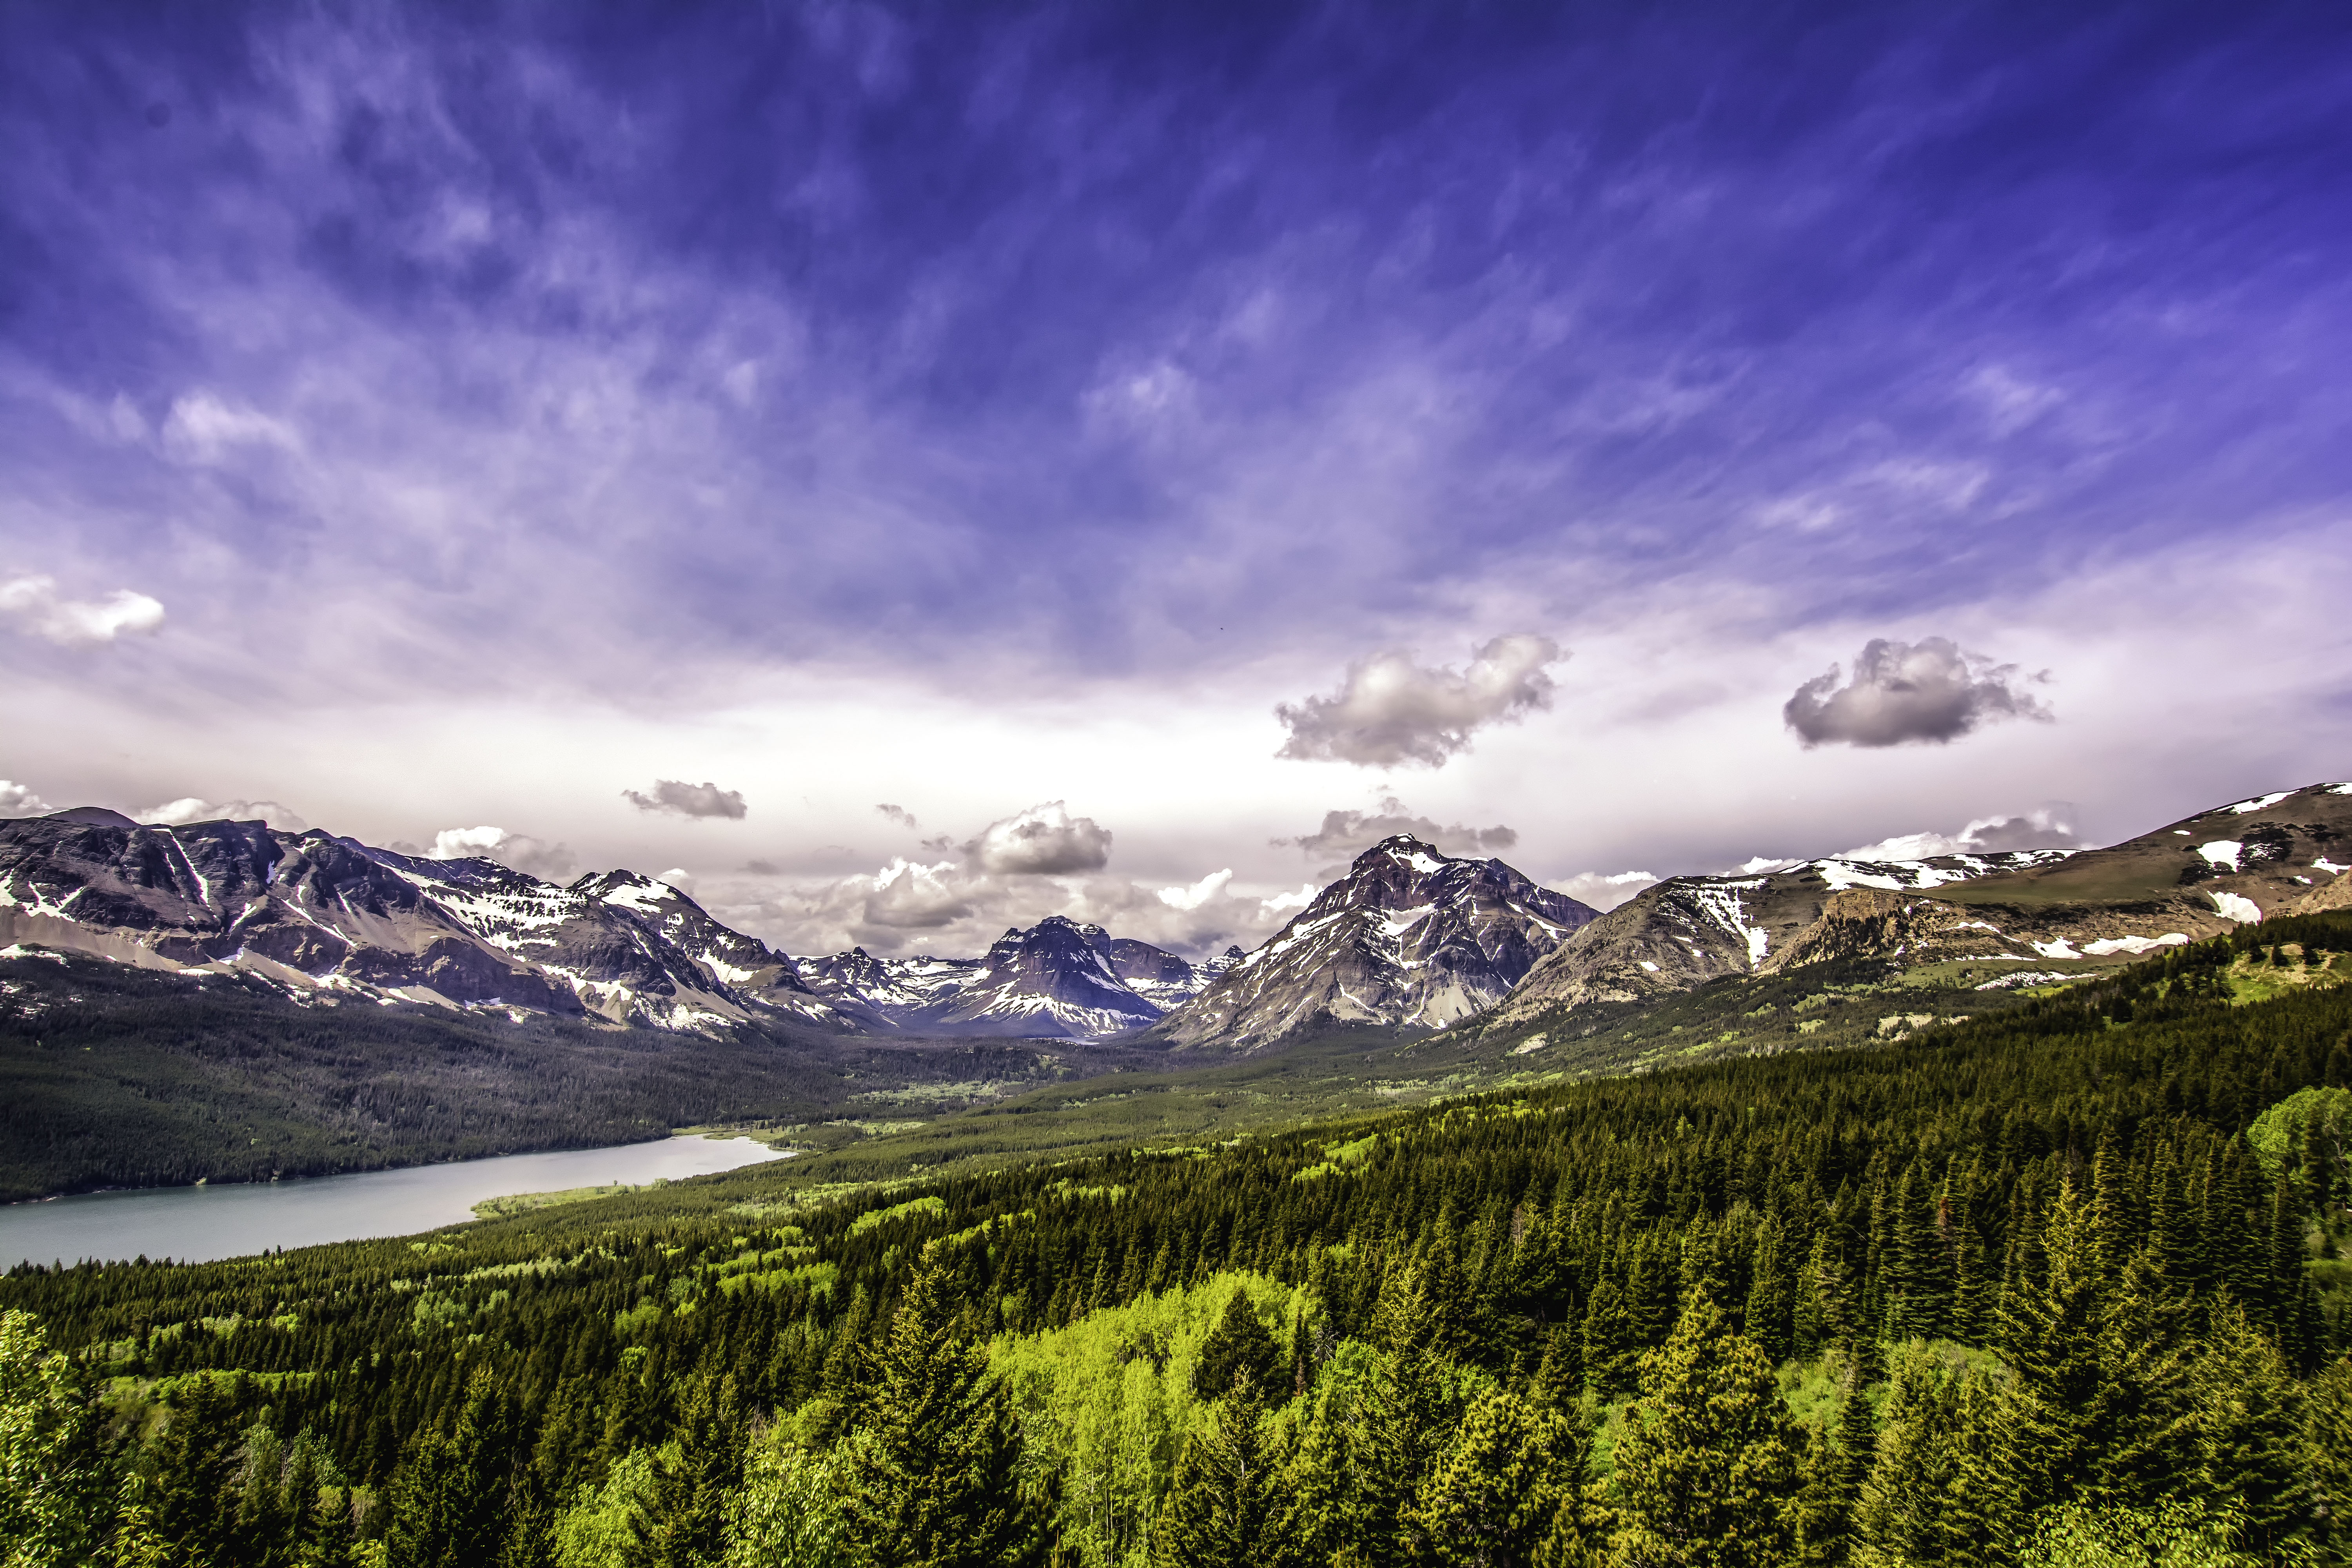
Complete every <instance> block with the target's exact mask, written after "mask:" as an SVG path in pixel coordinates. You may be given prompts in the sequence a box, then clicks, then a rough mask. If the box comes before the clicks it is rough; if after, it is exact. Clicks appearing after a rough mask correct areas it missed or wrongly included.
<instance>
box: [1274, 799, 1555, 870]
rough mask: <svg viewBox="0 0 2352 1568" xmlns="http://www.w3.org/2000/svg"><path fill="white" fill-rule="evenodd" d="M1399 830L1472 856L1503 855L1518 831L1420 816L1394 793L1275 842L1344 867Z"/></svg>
mask: <svg viewBox="0 0 2352 1568" xmlns="http://www.w3.org/2000/svg"><path fill="white" fill-rule="evenodd" d="M1401 833H1403V834H1410V835H1412V837H1415V838H1418V839H1420V840H1421V841H1422V842H1423V843H1424V844H1427V845H1429V846H1431V847H1433V848H1434V849H1436V850H1437V851H1438V852H1439V853H1440V854H1443V855H1454V856H1461V857H1465V858H1486V857H1489V856H1493V855H1499V854H1501V853H1502V852H1503V851H1504V850H1507V849H1508V848H1510V847H1512V846H1514V845H1516V844H1517V843H1518V841H1519V836H1518V833H1517V830H1516V829H1514V828H1509V827H1506V826H1503V825H1501V824H1500V823H1497V824H1496V825H1495V826H1492V827H1465V826H1463V825H1462V824H1460V823H1458V822H1455V823H1441V822H1439V821H1437V820H1436V819H1435V818H1433V817H1428V816H1416V815H1414V813H1413V810H1412V807H1411V806H1409V805H1405V803H1404V802H1402V800H1399V799H1398V798H1397V797H1396V796H1394V795H1386V796H1383V797H1382V798H1381V805H1380V809H1379V810H1377V811H1327V812H1325V813H1324V814H1323V826H1321V827H1319V828H1318V829H1316V830H1315V831H1314V832H1312V833H1306V834H1301V835H1300V836H1299V837H1296V838H1277V839H1275V840H1274V843H1275V844H1276V845H1277V846H1289V845H1296V846H1297V847H1298V848H1299V850H1300V851H1301V852H1302V853H1304V854H1307V855H1312V856H1315V857H1317V858H1323V859H1332V860H1337V861H1339V862H1340V863H1341V864H1342V865H1344V864H1346V863H1347V862H1349V861H1352V860H1353V859H1355V858H1356V857H1357V856H1359V855H1361V854H1362V853H1363V852H1364V851H1365V850H1367V849H1370V847H1372V846H1373V845H1375V844H1378V843H1379V842H1380V841H1381V839H1383V838H1392V837H1396V836H1397V835H1398V834H1401ZM1333 874H1334V875H1337V872H1336V871H1335V872H1334V873H1333Z"/></svg>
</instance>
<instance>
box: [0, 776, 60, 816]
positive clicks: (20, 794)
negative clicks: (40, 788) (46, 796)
mask: <svg viewBox="0 0 2352 1568" xmlns="http://www.w3.org/2000/svg"><path fill="white" fill-rule="evenodd" d="M57 809H58V808H57V807H56V806H54V805H50V804H49V803H48V802H47V801H46V800H43V799H42V798H41V797H40V796H39V795H35V794H34V793H33V792H32V790H31V789H29V788H28V787H26V785H24V784H17V783H16V782H15V781H13V780H10V779H0V816H48V815H49V813H51V812H53V811H55V810H57Z"/></svg>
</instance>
